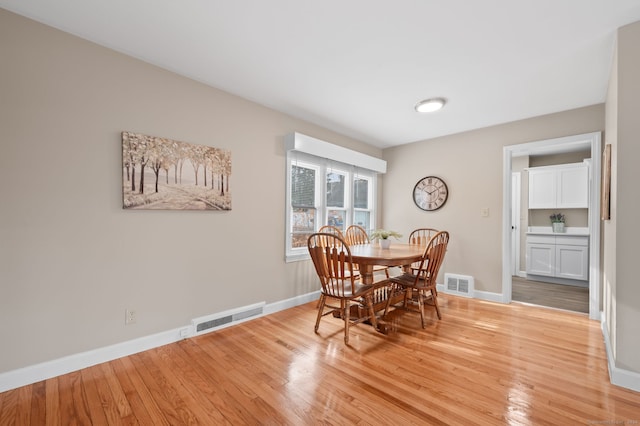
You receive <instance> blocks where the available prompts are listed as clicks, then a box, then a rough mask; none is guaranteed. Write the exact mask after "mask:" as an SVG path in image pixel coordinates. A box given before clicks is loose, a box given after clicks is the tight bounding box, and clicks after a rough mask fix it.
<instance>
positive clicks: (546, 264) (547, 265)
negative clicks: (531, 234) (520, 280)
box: [527, 243, 556, 277]
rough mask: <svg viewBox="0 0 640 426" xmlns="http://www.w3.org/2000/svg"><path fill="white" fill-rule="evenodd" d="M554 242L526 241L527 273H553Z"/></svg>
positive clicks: (554, 259) (549, 274)
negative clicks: (538, 242)
mask: <svg viewBox="0 0 640 426" xmlns="http://www.w3.org/2000/svg"><path fill="white" fill-rule="evenodd" d="M555 264H556V246H555V244H537V243H527V274H533V275H545V276H548V277H552V276H554V275H555V271H554V269H555Z"/></svg>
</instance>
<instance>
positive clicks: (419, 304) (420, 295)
mask: <svg viewBox="0 0 640 426" xmlns="http://www.w3.org/2000/svg"><path fill="white" fill-rule="evenodd" d="M423 298H424V294H423V293H422V290H418V307H419V308H420V323H421V324H422V328H426V325H425V323H424V301H423Z"/></svg>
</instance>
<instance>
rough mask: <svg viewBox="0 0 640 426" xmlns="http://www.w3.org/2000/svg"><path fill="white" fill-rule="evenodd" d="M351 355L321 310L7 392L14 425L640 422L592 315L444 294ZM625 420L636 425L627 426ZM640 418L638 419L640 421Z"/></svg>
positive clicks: (360, 330)
mask: <svg viewBox="0 0 640 426" xmlns="http://www.w3.org/2000/svg"><path fill="white" fill-rule="evenodd" d="M440 302H441V306H442V314H443V318H442V320H441V321H438V320H437V319H435V315H433V309H429V314H430V315H431V320H430V321H429V324H428V327H427V328H426V329H425V330H423V329H421V328H420V326H419V323H420V319H419V316H418V315H417V314H414V313H407V312H402V311H397V312H394V313H391V314H390V315H389V317H388V321H389V323H390V325H391V328H392V330H391V332H390V334H389V335H386V336H385V335H382V334H379V333H376V332H374V331H373V330H372V328H371V327H370V326H367V325H366V324H360V325H358V326H357V327H354V328H353V329H352V334H351V341H350V346H345V345H344V342H343V338H342V323H341V322H340V320H339V319H335V318H332V317H325V318H324V319H323V322H322V323H321V325H320V333H319V335H316V334H314V332H313V324H314V321H315V314H316V309H315V306H316V302H312V303H309V304H306V305H302V306H299V307H296V308H292V309H288V310H286V311H282V312H278V313H276V314H273V315H269V316H265V317H262V318H258V319H255V320H253V321H249V322H246V323H243V324H239V325H236V326H233V327H229V328H226V329H222V330H219V331H215V332H212V333H209V334H206V335H203V336H200V337H196V338H191V339H187V340H184V341H181V342H178V343H174V344H170V345H166V346H163V347H160V348H157V349H153V350H150V351H147V352H143V353H139V354H136V355H132V356H129V357H126V358H121V359H118V360H115V361H112V362H108V363H105V364H101V365H97V366H94V367H90V368H86V369H83V370H81V371H78V372H74V373H71V374H66V375H64V376H61V377H57V378H54V379H50V380H46V381H44V382H40V383H36V384H34V385H30V386H25V387H22V388H19V389H15V390H11V391H8V392H4V393H0V424H2V425H7V424H11V425H14V424H16V425H28V424H33V425H45V424H47V425H48V424H50V425H68V424H81V425H103V424H109V425H117V424H141V425H163V424H171V425H182V424H204V425H213V424H216V425H217V424H230V425H241V424H252V425H257V424H272V425H281V424H282V425H310V424H314V425H315V424H362V425H408V424H424V425H502V424H509V425H576V424H577V425H588V424H638V422H640V393H638V392H633V391H630V390H627V389H623V388H620V387H616V386H613V385H611V384H610V383H609V377H608V373H607V360H606V356H605V349H604V345H603V338H602V333H601V331H600V325H599V323H598V322H595V321H591V320H589V319H588V318H587V317H586V316H585V315H582V314H575V313H570V312H564V311H558V310H553V309H546V308H539V307H532V306H526V305H521V304H513V305H501V304H496V303H490V302H483V301H478V300H469V299H465V298H460V297H455V296H449V295H444V294H441V296H440ZM624 422H626V423H624ZM634 422H635V423H634Z"/></svg>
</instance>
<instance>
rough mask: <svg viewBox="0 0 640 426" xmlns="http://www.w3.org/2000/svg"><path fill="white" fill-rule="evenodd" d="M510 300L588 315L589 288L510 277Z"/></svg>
mask: <svg viewBox="0 0 640 426" xmlns="http://www.w3.org/2000/svg"><path fill="white" fill-rule="evenodd" d="M511 299H512V300H514V301H517V302H524V303H530V304H533V305H540V306H548V307H550V308H557V309H565V310H568V311H574V312H582V313H586V314H588V313H589V288H588V287H577V286H571V285H563V284H552V283H545V282H541V281H532V280H527V279H525V278H520V277H512V289H511Z"/></svg>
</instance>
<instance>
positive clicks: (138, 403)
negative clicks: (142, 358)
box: [111, 357, 169, 425]
mask: <svg viewBox="0 0 640 426" xmlns="http://www.w3.org/2000/svg"><path fill="white" fill-rule="evenodd" d="M111 363H112V364H113V369H114V372H115V374H116V376H117V377H118V380H119V381H120V384H121V386H122V388H123V390H124V393H125V395H126V396H127V400H128V401H129V405H130V406H131V409H132V415H133V416H134V417H135V419H136V420H137V421H138V423H139V424H141V425H168V424H169V422H168V421H167V419H166V417H165V416H164V414H163V412H162V410H161V409H160V407H159V406H158V403H157V402H156V400H155V398H154V396H153V394H152V393H151V392H150V391H149V388H148V387H147V385H146V383H145V381H144V379H143V378H142V376H141V375H140V374H139V372H138V371H137V370H136V367H135V365H134V364H133V362H132V360H131V357H124V358H120V359H117V360H115V361H112V362H111Z"/></svg>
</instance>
